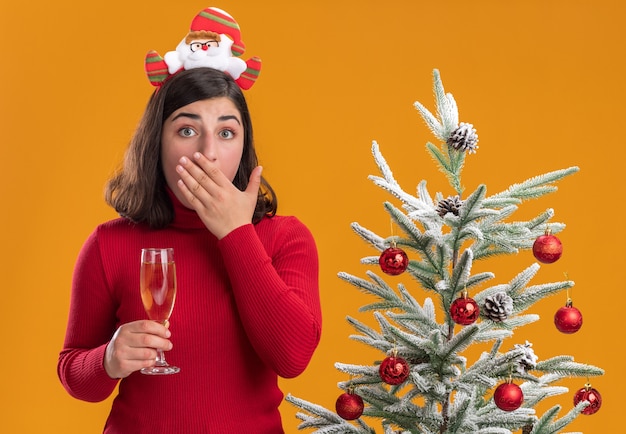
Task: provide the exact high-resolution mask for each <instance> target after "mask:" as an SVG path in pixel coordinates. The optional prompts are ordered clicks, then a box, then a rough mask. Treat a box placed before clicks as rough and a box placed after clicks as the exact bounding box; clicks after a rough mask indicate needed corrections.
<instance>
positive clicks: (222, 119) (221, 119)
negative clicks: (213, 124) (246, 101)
mask: <svg viewBox="0 0 626 434" xmlns="http://www.w3.org/2000/svg"><path fill="white" fill-rule="evenodd" d="M229 119H234V120H236V121H237V123H238V124H239V125H241V122H239V118H237V116H235V115H224V116H220V117H219V118H217V120H219V121H227V120H229Z"/></svg>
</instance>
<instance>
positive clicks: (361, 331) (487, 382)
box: [286, 70, 604, 434]
mask: <svg viewBox="0 0 626 434" xmlns="http://www.w3.org/2000/svg"><path fill="white" fill-rule="evenodd" d="M433 87H434V95H435V103H436V114H433V113H431V112H430V111H429V110H428V109H427V108H426V107H425V106H424V105H422V104H420V103H419V102H416V103H415V108H416V109H417V110H418V112H419V114H420V115H421V117H422V118H423V120H424V121H425V123H426V125H427V126H428V128H429V129H430V130H431V132H432V133H433V134H434V136H435V137H436V138H437V139H438V140H439V142H440V143H439V145H435V144H433V143H427V144H426V149H427V151H428V153H429V154H430V155H431V156H432V158H433V160H434V161H435V163H436V164H437V165H438V167H439V169H440V170H441V171H442V172H443V173H444V174H445V176H446V178H447V179H448V181H449V184H450V186H451V188H452V189H453V190H454V192H455V194H453V195H444V194H442V193H440V192H438V193H437V194H436V195H435V196H434V198H433V197H432V196H431V195H430V193H429V192H428V190H427V188H426V181H421V182H420V183H419V185H418V186H417V196H414V195H412V194H410V193H408V192H406V191H404V190H403V189H402V187H401V186H400V185H399V183H398V182H397V181H396V180H395V178H394V176H393V173H392V171H391V169H390V167H389V165H388V164H387V162H386V160H385V159H384V157H383V155H382V153H381V151H380V148H379V146H378V144H377V143H376V142H375V141H374V142H373V145H372V153H373V156H374V159H375V161H376V164H377V166H378V168H379V170H380V172H381V176H370V177H369V178H370V180H372V181H373V182H374V184H375V185H377V186H379V187H381V188H382V189H384V190H385V191H386V192H388V193H389V194H391V195H392V196H393V197H394V198H395V200H396V201H399V202H401V207H397V206H394V205H393V204H392V203H391V202H385V203H384V208H385V210H386V211H387V212H388V214H389V216H390V218H391V221H392V224H393V225H394V226H397V227H398V228H399V229H400V234H399V235H393V234H392V235H391V236H386V237H383V236H379V235H377V234H375V233H374V232H373V231H370V230H368V229H366V228H365V227H363V226H361V225H359V224H358V223H353V224H352V228H353V230H354V231H355V232H356V234H358V235H359V236H360V237H361V238H362V239H363V240H364V241H366V242H367V243H368V244H370V245H371V246H372V247H373V248H375V249H376V250H377V251H378V252H380V254H379V255H377V256H370V257H366V258H363V259H362V260H361V262H362V263H363V264H366V265H369V266H373V267H374V269H375V270H376V271H372V270H368V271H367V272H366V274H367V278H366V279H365V278H361V277H357V276H354V275H351V274H348V273H344V272H341V273H339V278H340V279H342V280H344V281H345V282H348V283H349V284H351V285H353V286H355V287H356V288H358V289H359V290H360V291H362V292H364V293H366V294H369V295H370V296H373V297H374V298H375V301H374V302H372V303H371V304H368V305H366V306H363V307H362V308H361V311H371V312H372V313H373V316H374V318H375V320H376V324H377V328H378V329H374V328H372V327H370V326H368V325H366V324H365V323H363V322H360V321H358V320H356V319H354V318H352V317H348V318H347V320H348V322H349V323H350V324H351V325H352V326H353V327H354V328H355V330H356V331H357V334H354V335H352V336H350V337H351V339H354V340H356V341H358V342H361V343H363V344H365V345H367V346H369V347H372V348H374V349H376V350H379V351H380V352H381V360H378V361H374V362H372V364H371V365H363V364H348V363H340V362H337V363H336V364H335V367H336V369H338V370H339V371H341V372H343V373H345V374H346V375H347V376H349V379H347V380H346V381H342V382H340V383H339V384H338V386H339V388H340V389H342V390H343V393H341V394H340V396H339V398H338V399H337V402H336V407H335V411H331V410H328V409H326V408H324V407H322V406H320V405H317V404H313V403H311V402H308V401H306V400H304V399H302V398H299V397H295V396H293V395H291V394H289V395H288V396H287V397H286V400H287V401H289V402H290V403H292V404H293V405H295V406H296V407H298V408H299V409H302V410H304V411H302V412H298V413H297V417H298V418H299V419H300V420H301V421H302V422H301V423H300V425H299V427H298V428H299V429H315V431H314V432H315V433H318V434H322V433H375V432H376V431H375V429H374V428H373V427H371V426H370V425H368V423H377V424H379V425H380V426H381V427H382V429H383V432H384V433H386V434H391V433H404V434H408V433H414V434H417V433H421V434H443V433H457V434H458V433H471V434H477V433H482V434H504V433H512V432H519V431H521V432H523V433H524V434H539V433H541V434H547V433H559V432H562V429H563V427H565V426H566V425H567V424H569V423H570V422H572V421H573V420H574V419H575V418H576V417H577V416H578V415H580V414H581V413H584V414H593V413H595V412H596V411H597V410H598V409H599V408H600V405H601V396H600V394H599V392H598V391H597V390H596V389H594V388H592V387H591V385H590V384H589V383H588V382H587V384H586V385H585V387H583V388H581V389H580V390H578V391H577V392H576V393H575V394H574V396H573V404H572V397H571V396H570V397H568V398H567V402H568V409H567V411H566V412H565V414H564V415H559V412H560V410H561V406H560V405H555V406H554V407H552V408H550V409H549V410H547V411H545V412H544V413H543V414H542V415H538V414H537V411H536V410H535V407H536V406H537V404H539V403H540V402H542V401H543V400H545V399H547V398H550V397H553V396H557V395H563V394H565V393H567V392H568V389H567V388H566V387H563V386H559V385H558V384H557V383H558V382H559V381H560V380H562V379H564V378H567V377H583V378H587V379H588V378H589V377H592V376H598V375H602V374H603V373H604V372H603V370H602V369H600V368H598V367H595V366H591V365H588V364H582V363H577V362H575V361H574V358H573V357H571V356H567V355H559V356H556V357H551V358H549V359H547V360H539V358H538V357H537V355H535V353H534V351H533V349H532V343H529V342H528V341H526V342H525V343H519V342H518V343H513V344H509V343H508V342H509V341H510V340H511V338H512V337H513V334H514V333H513V332H514V330H515V329H517V328H519V327H522V326H524V325H527V324H530V323H532V322H535V321H537V320H538V319H539V316H538V315H536V314H532V313H527V311H528V310H529V309H530V308H531V307H532V306H533V305H534V304H535V303H536V302H538V301H539V300H541V299H543V298H545V297H548V296H550V295H553V294H556V293H558V292H561V291H567V295H568V302H567V303H566V305H565V306H563V307H562V308H561V309H559V310H558V311H557V313H556V314H555V325H556V327H557V329H558V330H560V331H561V332H563V333H574V332H576V331H578V329H579V328H580V326H581V325H582V315H581V313H580V311H579V310H578V309H577V308H575V307H574V306H573V305H572V303H571V299H569V288H571V287H572V286H573V285H574V282H572V281H570V280H565V281H560V282H554V283H542V284H531V279H532V278H533V277H535V275H536V274H537V272H538V270H539V268H540V265H539V264H538V263H533V264H532V265H530V266H528V267H527V268H525V269H523V270H521V271H520V272H519V273H518V274H517V275H516V276H515V277H514V278H513V279H512V280H511V281H510V282H508V283H498V284H490V283H491V282H490V281H491V280H492V279H494V278H495V275H494V273H491V272H477V273H472V264H473V263H474V262H475V261H481V260H484V261H487V260H495V259H497V258H499V257H501V256H503V255H510V254H514V253H518V252H519V251H521V250H525V249H526V250H532V252H533V254H534V256H535V258H536V259H537V261H539V262H541V263H544V264H550V263H553V262H555V261H557V260H558V259H559V257H560V256H561V252H562V245H561V242H560V240H559V239H558V238H557V237H556V235H555V234H557V233H559V232H560V231H562V230H563V229H564V227H565V225H564V224H563V223H559V222H553V221H551V219H552V217H553V216H554V210H553V209H547V210H546V211H544V212H541V213H540V214H539V215H537V216H536V217H534V218H532V219H531V220H529V221H512V220H511V216H512V215H513V213H514V212H515V211H516V210H517V209H518V207H519V205H520V204H521V203H522V202H524V201H525V200H528V199H534V198H539V197H541V196H544V195H546V194H548V193H551V192H554V191H556V190H557V187H556V186H555V185H554V183H555V182H557V181H559V180H561V179H562V178H564V177H566V176H568V175H571V174H573V173H575V172H577V171H578V168H577V167H570V168H567V169H563V170H557V171H554V172H550V173H546V174H543V175H540V176H535V177H532V178H530V179H528V180H526V181H524V182H522V183H519V184H513V185H511V186H510V187H509V188H508V189H507V190H505V191H502V192H500V193H497V194H495V195H491V196H488V195H487V189H486V186H485V185H479V186H478V187H477V188H476V189H475V191H473V192H472V193H470V194H465V195H464V191H463V187H462V183H461V172H462V169H463V167H464V164H465V162H466V157H467V155H468V154H473V153H476V151H477V149H478V136H477V134H476V130H475V129H474V127H473V125H472V124H469V123H464V122H460V123H459V114H458V109H457V105H456V102H455V100H454V98H453V96H452V95H451V94H450V93H446V92H445V91H444V87H443V84H442V82H441V78H440V75H439V72H438V71H437V70H435V71H434V73H433ZM446 196H447V197H446ZM378 271H382V272H383V273H384V274H387V275H395V276H397V275H400V274H403V273H404V275H406V276H409V277H410V278H411V283H412V284H415V283H416V284H417V286H418V287H419V289H420V290H419V291H417V290H412V289H411V287H410V286H408V285H405V283H404V282H403V283H399V284H397V288H395V289H394V288H393V287H392V286H391V285H389V284H388V283H387V282H386V281H385V279H384V278H383V277H382V275H381V273H378ZM414 293H419V294H424V293H426V294H427V295H428V296H427V297H425V298H424V299H423V300H422V301H421V303H420V301H419V300H418V298H417V297H416V296H415V295H414ZM431 294H432V297H431V296H430V295H431ZM469 294H474V295H473V296H472V297H470V296H469ZM477 345H483V346H484V348H486V350H484V351H483V352H482V354H481V355H480V356H478V357H477V358H476V360H474V361H473V363H471V364H470V361H469V359H468V357H466V356H465V355H464V354H465V353H466V351H468V350H469V348H470V347H473V346H477ZM474 348H475V347H474ZM479 348H480V347H479ZM570 406H571V408H569V407H570ZM362 416H363V417H362ZM559 416H560V417H559Z"/></svg>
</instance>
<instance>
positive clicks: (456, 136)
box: [446, 122, 478, 154]
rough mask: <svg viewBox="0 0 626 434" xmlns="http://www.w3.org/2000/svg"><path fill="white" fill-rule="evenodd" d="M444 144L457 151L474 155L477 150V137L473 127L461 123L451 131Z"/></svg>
mask: <svg viewBox="0 0 626 434" xmlns="http://www.w3.org/2000/svg"><path fill="white" fill-rule="evenodd" d="M446 143H447V144H448V146H451V147H453V148H454V149H456V150H457V151H465V152H467V153H469V154H475V153H476V149H478V135H477V134H476V129H475V128H474V125H472V124H468V123H466V122H461V123H460V124H459V126H458V127H457V128H456V129H455V130H454V131H452V134H450V137H449V138H448V140H447V141H446Z"/></svg>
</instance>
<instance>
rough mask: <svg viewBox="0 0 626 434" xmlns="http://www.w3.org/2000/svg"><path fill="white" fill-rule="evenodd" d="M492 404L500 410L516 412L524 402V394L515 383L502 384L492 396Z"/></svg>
mask: <svg viewBox="0 0 626 434" xmlns="http://www.w3.org/2000/svg"><path fill="white" fill-rule="evenodd" d="M493 402H495V404H496V405H497V406H498V408H499V409H500V410H504V411H513V410H517V409H518V408H519V407H520V406H521V405H522V403H523V402H524V393H523V392H522V389H520V387H519V386H518V385H517V384H515V383H502V384H501V385H499V386H498V387H497V388H496V391H495V392H494V394H493Z"/></svg>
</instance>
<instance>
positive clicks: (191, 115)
mask: <svg viewBox="0 0 626 434" xmlns="http://www.w3.org/2000/svg"><path fill="white" fill-rule="evenodd" d="M181 117H185V118H191V119H195V120H198V119H200V115H197V114H194V113H186V112H181V113H178V114H177V115H176V116H174V117H173V118H172V122H173V121H175V120H176V119H178V118H181Z"/></svg>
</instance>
